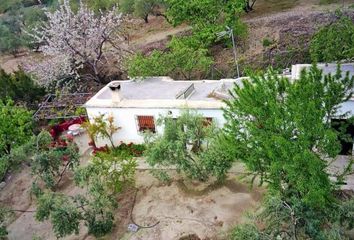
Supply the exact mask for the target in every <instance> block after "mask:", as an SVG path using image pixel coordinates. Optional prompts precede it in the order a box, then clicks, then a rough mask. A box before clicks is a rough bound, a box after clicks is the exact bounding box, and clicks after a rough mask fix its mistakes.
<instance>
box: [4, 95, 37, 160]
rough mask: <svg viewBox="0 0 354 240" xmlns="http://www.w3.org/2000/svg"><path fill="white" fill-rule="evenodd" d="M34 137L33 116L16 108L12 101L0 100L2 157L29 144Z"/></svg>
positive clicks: (24, 110)
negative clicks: (26, 143) (16, 148)
mask: <svg viewBox="0 0 354 240" xmlns="http://www.w3.org/2000/svg"><path fill="white" fill-rule="evenodd" d="M31 136H32V114H31V112H29V111H27V109H25V108H23V107H20V106H15V105H14V102H13V101H12V100H6V101H2V100H0V156H1V155H3V154H9V153H10V151H11V149H12V148H14V147H16V146H20V145H22V144H24V143H25V142H27V140H28V139H29V138H30V137H31Z"/></svg>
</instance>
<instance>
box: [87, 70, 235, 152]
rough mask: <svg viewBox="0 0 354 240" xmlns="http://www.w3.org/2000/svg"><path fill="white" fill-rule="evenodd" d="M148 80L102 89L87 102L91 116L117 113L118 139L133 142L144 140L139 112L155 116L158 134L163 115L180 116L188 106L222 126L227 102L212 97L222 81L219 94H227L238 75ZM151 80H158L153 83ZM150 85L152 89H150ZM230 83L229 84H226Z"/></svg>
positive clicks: (99, 144) (115, 136) (101, 144)
mask: <svg viewBox="0 0 354 240" xmlns="http://www.w3.org/2000/svg"><path fill="white" fill-rule="evenodd" d="M146 81H147V82H145V83H144V82H134V81H114V82H112V83H110V84H108V85H107V86H105V87H104V88H103V89H101V90H100V91H99V92H98V93H97V94H96V95H95V96H94V97H92V98H91V99H90V100H89V101H88V102H87V103H86V104H85V108H86V111H87V115H88V117H89V120H90V121H91V122H93V119H94V117H95V116H99V115H101V114H104V115H106V116H109V115H111V116H113V118H114V123H115V125H116V126H117V127H120V129H119V130H118V131H117V133H116V134H115V135H114V136H113V140H114V142H115V143H117V144H118V143H119V142H120V141H122V142H125V143H129V142H133V143H142V142H144V137H143V133H142V132H140V131H139V123H138V120H137V117H138V116H152V117H153V118H154V122H155V127H156V128H155V129H156V133H157V134H161V133H162V132H163V126H158V125H157V124H156V120H157V119H158V118H160V117H161V116H166V115H169V116H171V117H173V118H178V116H179V115H180V114H181V111H183V110H184V109H186V108H188V109H190V110H191V111H195V112H197V113H198V114H201V115H203V116H204V117H205V118H212V119H213V122H214V123H215V124H216V125H217V126H219V127H222V126H223V125H224V123H225V119H224V117H223V111H222V107H224V106H225V103H224V102H223V101H222V100H221V99H218V98H215V97H211V96H210V94H211V93H213V91H214V90H215V89H219V86H220V85H222V86H223V88H225V89H224V91H223V92H222V93H220V91H219V90H218V94H225V95H227V91H228V90H229V89H230V88H231V87H232V86H233V84H234V82H236V80H235V79H224V80H219V81H212V80H202V81H173V80H171V79H169V78H167V79H166V78H164V77H162V78H154V79H151V80H149V79H147V80H146ZM149 81H152V82H153V81H155V82H154V84H153V85H151V83H149ZM114 84H116V85H117V86H118V85H119V90H118V91H116V92H115V91H112V90H111V89H110V86H112V85H114ZM166 84H167V85H166ZM191 84H194V87H195V88H194V90H193V92H191V93H190V95H188V96H187V97H186V98H185V99H176V98H175V96H176V94H177V95H179V94H180V92H181V90H182V92H183V89H185V87H186V86H190V85H191ZM145 86H148V87H150V88H152V87H153V88H154V89H151V91H148V89H146V88H147V87H145ZM225 86H227V87H225ZM106 144H107V145H109V142H108V140H107V139H106V140H105V139H99V140H98V141H97V142H96V145H97V146H104V145H106Z"/></svg>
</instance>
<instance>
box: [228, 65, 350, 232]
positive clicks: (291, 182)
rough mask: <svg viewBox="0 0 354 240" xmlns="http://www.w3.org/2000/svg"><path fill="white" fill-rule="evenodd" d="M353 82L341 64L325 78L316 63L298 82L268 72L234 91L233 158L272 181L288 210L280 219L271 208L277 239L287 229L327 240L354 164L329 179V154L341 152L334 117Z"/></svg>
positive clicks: (231, 121) (230, 113) (231, 111)
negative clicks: (339, 195)
mask: <svg viewBox="0 0 354 240" xmlns="http://www.w3.org/2000/svg"><path fill="white" fill-rule="evenodd" d="M353 83H354V78H350V77H349V75H348V74H346V75H345V76H344V77H343V76H342V75H341V73H340V71H339V70H338V72H337V73H336V74H335V75H333V76H330V75H327V76H323V74H322V72H321V71H320V70H319V69H317V68H316V67H312V68H311V69H310V70H309V71H307V72H306V71H303V72H302V73H301V76H300V79H298V80H297V81H295V82H291V81H290V80H289V79H288V78H286V77H281V76H279V75H277V74H276V73H275V72H272V71H270V72H267V73H266V74H264V75H255V76H252V77H251V78H250V80H245V81H244V82H243V86H242V87H241V86H235V88H234V89H233V90H232V92H231V93H232V95H233V98H232V100H230V101H228V102H227V108H226V109H225V117H226V119H227V124H226V130H225V131H226V134H227V136H228V139H229V141H230V144H232V145H233V148H234V149H235V152H236V155H235V158H237V159H239V160H240V161H242V162H243V163H245V164H246V166H247V168H248V170H249V171H250V172H251V175H252V180H255V179H256V178H257V179H259V181H260V183H261V184H262V183H267V186H268V189H269V195H271V196H274V197H276V198H277V199H279V201H278V202H280V203H281V204H280V205H281V206H282V207H281V208H282V209H283V210H284V211H285V212H284V214H285V215H286V216H287V217H286V218H285V217H282V218H281V219H274V217H275V216H272V215H270V213H269V214H266V215H267V217H266V218H264V219H265V221H264V222H265V224H266V229H268V230H269V231H270V233H269V234H271V236H272V238H276V237H277V236H278V235H281V233H284V234H286V235H289V236H291V237H293V238H297V237H299V238H308V237H310V238H312V239H323V238H321V237H322V236H323V234H324V232H325V231H326V230H327V229H328V228H327V227H326V226H328V224H329V225H331V224H335V223H336V220H333V218H332V217H333V213H334V212H336V211H338V207H339V206H338V204H337V200H336V196H335V190H337V188H338V184H340V183H342V182H343V180H344V176H345V175H346V174H348V173H349V172H350V171H351V164H352V163H353V162H350V163H349V165H348V168H345V170H344V171H343V172H339V173H337V174H335V173H331V174H332V177H333V178H334V179H335V180H334V181H332V180H331V179H330V178H329V174H328V166H329V165H330V163H329V162H328V159H332V158H334V157H336V155H337V154H338V153H339V151H340V145H339V141H338V135H339V133H338V132H336V131H335V130H334V129H332V128H331V119H332V118H338V117H340V116H336V115H337V110H338V108H339V105H340V104H341V103H342V102H343V101H346V100H347V99H349V98H350V97H351V95H352V89H353ZM278 205H279V204H278ZM265 209H266V210H264V211H265V212H267V211H268V210H270V211H273V210H274V207H269V208H267V207H266V208H265ZM274 213H279V211H274ZM268 218H269V219H268ZM277 222H278V224H272V223H277ZM329 228H331V227H329ZM235 239H237V238H235Z"/></svg>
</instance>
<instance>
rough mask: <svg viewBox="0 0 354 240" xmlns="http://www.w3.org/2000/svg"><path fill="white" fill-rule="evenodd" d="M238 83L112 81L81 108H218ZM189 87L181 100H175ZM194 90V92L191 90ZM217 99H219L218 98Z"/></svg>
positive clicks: (221, 81) (156, 78)
mask: <svg viewBox="0 0 354 240" xmlns="http://www.w3.org/2000/svg"><path fill="white" fill-rule="evenodd" d="M240 81H241V80H240V79H221V80H197V81H194V80H193V81H192V80H191V81H185V80H184V81H180V80H173V79H171V78H169V77H150V78H146V79H145V80H126V81H113V82H111V83H109V84H107V85H106V86H105V87H103V88H102V89H101V90H100V91H99V92H98V93H97V94H96V95H95V96H93V97H92V98H91V99H90V100H89V101H88V102H87V103H86V104H85V107H118V108H181V107H186V106H187V107H190V108H220V107H222V106H224V102H223V101H222V99H227V98H228V97H230V95H229V93H228V90H229V89H231V88H232V87H233V85H234V83H236V82H240ZM112 83H117V84H120V87H121V88H120V90H119V94H120V97H121V99H122V100H121V101H119V102H114V101H112V94H113V92H112V90H111V89H110V88H109V86H110V85H111V84H112ZM192 84H193V87H192V91H191V92H189V93H190V94H189V95H188V96H187V97H186V98H185V99H184V98H182V99H177V98H178V97H177V96H178V95H180V94H181V93H183V92H184V91H185V90H186V89H188V88H189V87H190V86H191V85H192ZM193 88H194V89H193ZM220 96H221V97H220Z"/></svg>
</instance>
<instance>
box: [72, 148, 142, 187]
mask: <svg viewBox="0 0 354 240" xmlns="http://www.w3.org/2000/svg"><path fill="white" fill-rule="evenodd" d="M135 168H136V161H135V160H133V155H132V153H131V152H130V150H129V149H127V148H125V149H123V148H121V149H114V150H112V151H109V152H98V153H97V154H96V156H94V157H93V159H92V161H91V163H90V164H89V165H88V166H86V167H80V168H79V169H78V170H77V171H76V172H75V181H76V183H77V184H78V185H79V186H84V185H85V184H87V182H89V181H90V179H91V175H92V174H93V175H96V177H97V178H100V179H102V182H103V183H104V185H105V186H106V188H107V189H109V190H110V191H114V192H120V191H122V190H123V189H124V188H126V187H128V186H131V185H132V184H133V183H134V176H135Z"/></svg>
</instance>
